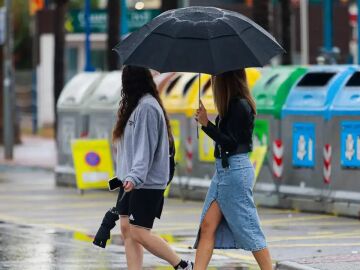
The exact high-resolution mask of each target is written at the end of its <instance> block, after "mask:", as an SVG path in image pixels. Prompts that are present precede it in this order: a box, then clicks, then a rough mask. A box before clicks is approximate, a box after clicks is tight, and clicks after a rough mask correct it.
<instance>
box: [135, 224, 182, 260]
mask: <svg viewBox="0 0 360 270" xmlns="http://www.w3.org/2000/svg"><path fill="white" fill-rule="evenodd" d="M130 234H131V237H132V238H133V240H134V241H136V242H137V243H139V244H141V245H142V246H143V247H144V248H146V249H147V250H148V251H149V252H150V253H152V254H153V255H155V256H156V257H159V258H161V259H163V260H165V261H167V262H168V263H169V264H171V265H172V266H177V265H178V264H179V263H180V261H181V259H180V257H179V256H178V255H177V254H176V253H175V251H174V250H172V249H171V247H170V246H169V244H168V243H167V242H166V241H165V240H164V239H162V238H161V237H159V236H157V235H155V234H153V233H152V232H151V230H148V229H145V228H141V227H137V226H133V225H130Z"/></svg>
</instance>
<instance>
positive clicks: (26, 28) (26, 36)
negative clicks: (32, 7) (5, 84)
mask: <svg viewBox="0 0 360 270" xmlns="http://www.w3.org/2000/svg"><path fill="white" fill-rule="evenodd" d="M12 12H13V31H14V32H13V37H14V58H15V67H16V68H17V69H29V68H31V60H32V59H31V44H32V39H31V36H30V15H29V3H28V1H23V0H13V1H12Z"/></svg>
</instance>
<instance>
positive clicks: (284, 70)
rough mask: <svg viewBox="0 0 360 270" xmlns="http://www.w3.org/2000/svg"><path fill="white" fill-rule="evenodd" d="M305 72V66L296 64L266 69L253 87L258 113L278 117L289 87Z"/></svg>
mask: <svg viewBox="0 0 360 270" xmlns="http://www.w3.org/2000/svg"><path fill="white" fill-rule="evenodd" d="M305 72H306V68H304V67H298V66H279V67H274V68H271V69H269V70H266V72H265V73H264V74H263V76H262V77H261V79H260V80H258V81H257V83H256V84H255V85H254V88H253V96H254V98H255V101H256V107H257V111H258V113H259V114H269V115H274V116H275V117H276V118H278V119H279V118H280V117H281V109H282V106H283V105H284V102H285V100H286V98H287V96H288V94H289V92H290V89H291V87H292V86H293V85H294V84H295V83H296V81H297V80H298V79H299V77H300V76H302V75H303V74H304V73H305Z"/></svg>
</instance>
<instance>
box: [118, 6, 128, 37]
mask: <svg viewBox="0 0 360 270" xmlns="http://www.w3.org/2000/svg"><path fill="white" fill-rule="evenodd" d="M120 1H121V5H120V11H121V12H120V16H121V18H120V37H121V36H123V35H126V34H127V33H129V25H128V19H127V16H128V15H127V4H126V0H120Z"/></svg>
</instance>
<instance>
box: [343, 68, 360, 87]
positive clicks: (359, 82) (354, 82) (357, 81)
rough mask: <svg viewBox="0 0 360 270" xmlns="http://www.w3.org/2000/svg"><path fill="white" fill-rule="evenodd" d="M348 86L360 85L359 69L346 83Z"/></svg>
mask: <svg viewBox="0 0 360 270" xmlns="http://www.w3.org/2000/svg"><path fill="white" fill-rule="evenodd" d="M346 86H349V87H351V86H360V72H359V71H357V72H355V73H354V74H353V75H352V76H351V77H350V79H349V80H348V82H347V83H346Z"/></svg>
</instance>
